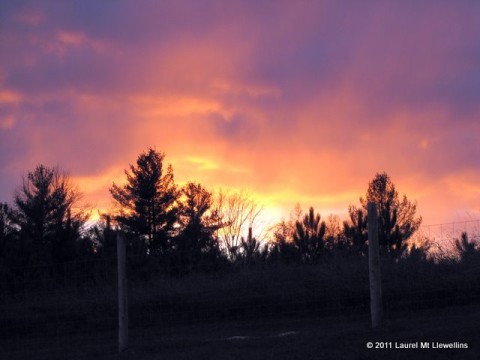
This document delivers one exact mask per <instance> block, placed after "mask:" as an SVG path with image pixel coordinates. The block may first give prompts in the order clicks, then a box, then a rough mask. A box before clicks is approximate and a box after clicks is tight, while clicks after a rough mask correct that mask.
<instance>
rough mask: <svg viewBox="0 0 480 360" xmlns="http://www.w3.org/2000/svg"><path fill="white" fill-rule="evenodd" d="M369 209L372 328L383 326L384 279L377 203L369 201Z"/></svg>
mask: <svg viewBox="0 0 480 360" xmlns="http://www.w3.org/2000/svg"><path fill="white" fill-rule="evenodd" d="M367 211H368V214H367V216H368V266H369V274H370V313H371V316H372V328H377V327H380V326H382V318H383V305H382V279H381V273H380V253H379V245H378V215H377V205H376V204H375V203H374V202H369V203H368V206H367Z"/></svg>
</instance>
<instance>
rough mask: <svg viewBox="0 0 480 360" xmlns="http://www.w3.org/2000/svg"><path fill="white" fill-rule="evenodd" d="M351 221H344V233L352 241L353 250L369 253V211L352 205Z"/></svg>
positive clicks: (350, 207)
mask: <svg viewBox="0 0 480 360" xmlns="http://www.w3.org/2000/svg"><path fill="white" fill-rule="evenodd" d="M348 215H349V217H350V219H349V221H344V222H343V234H344V236H345V238H346V239H348V241H349V242H350V246H351V247H352V249H353V251H354V252H356V253H360V254H364V255H365V254H366V253H367V239H368V233H367V212H366V210H365V209H363V208H360V209H358V208H357V207H355V206H353V205H350V206H349V207H348Z"/></svg>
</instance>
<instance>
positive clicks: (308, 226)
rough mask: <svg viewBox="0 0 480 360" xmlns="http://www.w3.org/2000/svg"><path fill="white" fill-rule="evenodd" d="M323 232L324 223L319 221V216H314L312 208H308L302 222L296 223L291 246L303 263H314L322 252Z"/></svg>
mask: <svg viewBox="0 0 480 360" xmlns="http://www.w3.org/2000/svg"><path fill="white" fill-rule="evenodd" d="M325 231H326V225H325V222H324V221H320V214H316V215H315V211H314V209H313V207H310V209H309V211H308V214H305V216H304V218H303V221H297V222H296V224H295V233H294V234H293V244H294V245H295V247H296V248H297V249H298V251H299V253H300V257H301V260H302V261H303V262H311V261H314V260H316V259H318V258H319V256H320V255H321V254H322V253H323V252H324V250H325V242H324V236H325Z"/></svg>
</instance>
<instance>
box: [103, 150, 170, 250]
mask: <svg viewBox="0 0 480 360" xmlns="http://www.w3.org/2000/svg"><path fill="white" fill-rule="evenodd" d="M164 158H165V155H164V154H162V153H159V152H157V151H155V150H154V149H152V148H150V149H149V150H148V151H147V152H145V153H142V154H140V155H139V156H138V158H137V162H136V165H130V171H128V170H125V175H126V177H127V183H126V184H125V185H123V186H119V185H116V184H115V183H114V184H113V186H112V187H111V188H110V193H111V195H112V197H113V199H114V200H115V201H116V202H117V204H118V205H119V207H120V211H119V213H118V214H117V215H116V216H115V217H114V218H115V220H116V221H117V223H118V224H119V226H120V228H121V229H122V230H124V231H125V232H127V233H131V234H134V235H136V236H138V237H140V238H141V239H142V240H144V241H143V243H141V244H140V247H141V248H140V250H139V251H140V252H141V253H143V254H146V253H157V254H160V253H165V252H166V251H167V250H168V249H169V248H170V247H171V238H172V236H173V235H174V224H175V222H176V221H177V212H178V209H177V199H178V196H179V191H178V190H177V187H176V185H175V184H174V179H173V170H172V167H171V165H169V166H168V167H167V169H166V171H164V168H163V160H164Z"/></svg>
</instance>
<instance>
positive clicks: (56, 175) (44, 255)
mask: <svg viewBox="0 0 480 360" xmlns="http://www.w3.org/2000/svg"><path fill="white" fill-rule="evenodd" d="M79 199H80V193H79V192H78V191H77V189H76V188H75V187H74V186H73V185H72V184H71V182H70V179H69V177H68V175H67V174H65V173H64V172H62V171H61V170H60V169H59V168H58V167H53V168H49V167H46V166H44V165H39V166H37V167H36V168H35V170H34V171H31V172H29V173H28V175H27V178H26V179H24V180H23V184H22V186H21V188H20V189H19V190H18V191H17V192H16V194H15V208H14V211H13V215H12V219H13V223H14V224H15V225H16V226H17V227H18V229H19V233H20V238H21V241H22V244H23V245H24V247H25V249H28V252H26V253H25V257H24V260H26V261H27V259H28V254H30V256H31V257H30V259H29V260H30V261H33V262H34V263H38V262H40V263H45V262H47V263H48V262H49V261H54V262H61V261H67V260H72V259H73V258H74V257H75V246H76V244H75V243H76V241H77V240H78V239H79V238H80V232H81V228H82V226H83V225H84V223H85V221H86V219H87V216H86V214H85V213H84V212H83V211H81V210H77V211H76V208H75V207H76V205H77V203H78V200H79Z"/></svg>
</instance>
